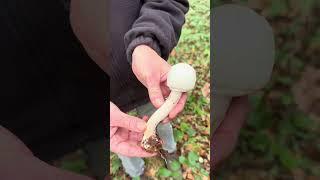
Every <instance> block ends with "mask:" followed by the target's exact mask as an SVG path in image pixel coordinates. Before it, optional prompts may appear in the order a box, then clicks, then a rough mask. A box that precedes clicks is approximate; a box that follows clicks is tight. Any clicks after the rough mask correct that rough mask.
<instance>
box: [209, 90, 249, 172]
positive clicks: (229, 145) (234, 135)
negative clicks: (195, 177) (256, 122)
mask: <svg viewBox="0 0 320 180" xmlns="http://www.w3.org/2000/svg"><path fill="white" fill-rule="evenodd" d="M249 109H250V108H249V101H248V97H247V96H243V97H237V98H233V100H232V102H231V104H230V107H229V109H228V112H227V114H226V116H225V119H224V120H223V121H222V122H221V124H220V126H219V127H218V129H217V130H216V131H215V133H214V134H213V136H212V140H211V142H212V144H211V153H212V154H211V157H212V159H211V170H215V169H216V167H217V165H219V164H220V163H221V162H222V161H224V160H225V159H226V158H227V157H228V156H229V155H230V154H231V153H232V151H233V149H234V148H235V146H236V143H237V140H238V136H239V133H240V129H241V127H242V125H243V124H244V122H245V120H246V118H247V116H248V113H249Z"/></svg>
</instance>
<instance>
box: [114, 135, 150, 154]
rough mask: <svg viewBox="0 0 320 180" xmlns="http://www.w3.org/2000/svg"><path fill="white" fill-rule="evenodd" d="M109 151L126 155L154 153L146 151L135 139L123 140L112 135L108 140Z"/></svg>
mask: <svg viewBox="0 0 320 180" xmlns="http://www.w3.org/2000/svg"><path fill="white" fill-rule="evenodd" d="M110 146H111V147H110V148H111V151H112V152H114V153H117V154H121V155H124V156H128V157H152V156H155V155H156V153H148V152H146V151H144V150H143V149H142V147H141V146H140V145H139V144H138V143H137V141H130V140H123V139H121V138H118V136H114V138H112V139H111V141H110Z"/></svg>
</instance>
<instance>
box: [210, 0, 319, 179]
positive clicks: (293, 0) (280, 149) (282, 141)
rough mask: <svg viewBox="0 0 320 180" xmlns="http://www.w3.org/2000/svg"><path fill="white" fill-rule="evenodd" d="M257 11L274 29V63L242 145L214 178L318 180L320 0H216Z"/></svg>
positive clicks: (253, 100) (254, 100) (257, 97)
mask: <svg viewBox="0 0 320 180" xmlns="http://www.w3.org/2000/svg"><path fill="white" fill-rule="evenodd" d="M230 2H233V3H238V4H242V5H245V6H248V7H251V8H252V9H254V10H255V11H256V12H257V13H259V14H260V15H262V16H264V17H265V18H266V19H267V20H268V21H269V23H270V24H271V26H272V27H273V30H274V34H275V42H276V64H275V66H274V70H273V75H272V79H271V82H270V83H269V84H268V86H267V87H266V88H265V89H264V90H262V91H260V92H258V93H257V94H255V95H254V96H252V97H250V101H251V104H252V107H253V111H252V112H251V114H250V116H249V118H248V120H247V123H246V125H245V127H244V128H243V129H242V131H241V134H240V138H239V141H238V145H237V147H236V149H235V151H234V153H233V154H232V156H231V157H230V158H229V159H228V161H227V162H225V163H224V165H223V166H222V167H221V168H220V169H218V170H217V171H216V173H215V179H226V180H228V179H230V180H231V179H232V180H242V179H243V180H251V179H252V180H260V179H261V180H262V179H263V180H264V179H281V180H282V179H284V180H287V179H288V180H289V179H290V180H291V179H294V180H302V179H307V180H316V179H320V155H319V154H320V19H319V17H320V1H319V0H238V1H222V0H214V2H213V6H214V7H216V6H219V5H222V4H225V3H230Z"/></svg>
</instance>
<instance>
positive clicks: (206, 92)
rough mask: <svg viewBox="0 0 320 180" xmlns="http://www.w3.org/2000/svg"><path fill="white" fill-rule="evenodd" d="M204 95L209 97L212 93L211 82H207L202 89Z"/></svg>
mask: <svg viewBox="0 0 320 180" xmlns="http://www.w3.org/2000/svg"><path fill="white" fill-rule="evenodd" d="M201 92H202V95H203V96H204V97H209V95H210V83H208V82H206V83H205V84H204V86H203V87H202V89H201Z"/></svg>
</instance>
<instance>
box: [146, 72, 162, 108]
mask: <svg viewBox="0 0 320 180" xmlns="http://www.w3.org/2000/svg"><path fill="white" fill-rule="evenodd" d="M147 88H148V93H149V98H150V101H151V103H152V104H153V106H155V107H156V108H159V107H160V106H161V105H162V104H163V103H164V98H163V95H162V91H161V87H160V78H159V79H157V78H150V79H148V80H147Z"/></svg>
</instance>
